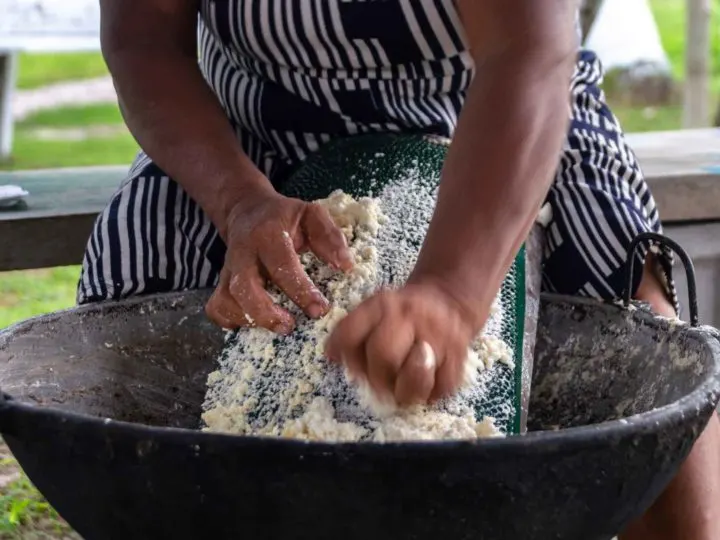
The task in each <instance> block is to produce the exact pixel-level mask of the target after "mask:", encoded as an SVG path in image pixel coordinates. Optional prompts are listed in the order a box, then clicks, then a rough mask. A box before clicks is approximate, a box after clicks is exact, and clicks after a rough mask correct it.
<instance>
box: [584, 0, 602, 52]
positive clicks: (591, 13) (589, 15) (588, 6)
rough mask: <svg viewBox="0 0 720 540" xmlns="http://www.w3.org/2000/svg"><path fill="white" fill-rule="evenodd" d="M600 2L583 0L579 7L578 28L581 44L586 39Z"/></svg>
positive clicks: (600, 0) (597, 0)
mask: <svg viewBox="0 0 720 540" xmlns="http://www.w3.org/2000/svg"><path fill="white" fill-rule="evenodd" d="M600 4H602V0H583V1H582V5H581V7H580V27H581V28H582V39H583V42H584V41H585V40H586V39H587V35H588V34H589V33H590V29H591V28H592V25H593V23H594V22H595V17H596V16H597V13H598V10H599V9H600Z"/></svg>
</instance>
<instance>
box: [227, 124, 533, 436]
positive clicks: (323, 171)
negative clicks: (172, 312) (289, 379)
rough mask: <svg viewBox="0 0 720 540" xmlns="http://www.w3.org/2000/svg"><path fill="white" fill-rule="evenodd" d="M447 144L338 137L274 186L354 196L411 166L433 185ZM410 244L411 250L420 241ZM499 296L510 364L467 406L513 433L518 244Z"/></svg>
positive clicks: (520, 306) (418, 138) (519, 337)
mask: <svg viewBox="0 0 720 540" xmlns="http://www.w3.org/2000/svg"><path fill="white" fill-rule="evenodd" d="M447 150H448V142H447V141H446V140H443V139H438V138H433V137H428V136H424V135H397V134H373V135H361V136H356V137H352V138H345V139H338V140H335V141H333V142H330V143H328V144H326V145H324V146H323V147H322V148H321V149H320V150H319V151H317V152H314V153H313V154H311V155H310V156H309V157H308V158H307V159H306V160H305V161H304V162H303V164H301V165H300V166H299V167H298V169H297V170H295V171H294V172H293V173H292V174H291V175H290V177H289V178H288V179H287V180H286V181H284V182H282V184H281V185H279V186H278V191H280V192H281V193H283V194H284V195H287V196H291V197H296V198H300V199H303V200H307V201H312V200H316V199H322V198H325V197H327V196H329V195H330V194H331V193H332V192H333V191H335V190H338V189H340V190H342V191H344V192H345V193H347V194H349V195H351V196H353V197H355V198H359V197H364V196H378V195H379V194H381V193H382V192H383V188H385V187H386V186H388V185H389V184H391V183H392V182H394V181H395V180H396V179H397V178H398V177H401V176H403V175H404V176H405V177H407V176H408V174H407V171H412V182H413V184H412V186H415V185H417V186H420V185H423V186H424V187H425V188H426V189H427V188H429V189H431V190H435V189H437V187H438V185H439V181H440V172H441V170H442V166H443V162H444V160H445V157H446V154H447ZM412 186H411V188H410V189H412ZM431 200H432V199H431ZM428 219H429V218H428ZM426 225H427V224H426ZM423 234H424V233H423ZM413 247H414V248H415V250H416V253H417V251H419V249H420V242H417V245H414V246H413ZM416 253H415V255H416ZM380 264H381V267H382V271H383V273H384V274H385V275H387V276H389V279H388V281H389V282H390V283H392V274H393V266H392V265H393V261H391V260H381V262H380ZM500 297H501V303H502V308H503V312H504V316H503V318H502V323H501V328H500V331H499V332H497V331H496V332H495V335H496V336H497V337H500V338H501V339H502V340H503V341H505V343H506V344H507V345H508V346H509V347H510V349H511V350H512V351H513V360H514V367H509V366H507V365H505V364H499V363H498V364H496V365H495V367H494V368H493V377H492V378H491V379H490V380H489V381H487V382H486V383H485V384H486V390H485V391H484V392H483V398H482V400H481V401H480V402H476V403H473V406H474V408H475V411H476V416H477V418H478V419H481V418H482V417H484V416H491V417H493V418H494V419H495V424H496V426H497V427H499V428H500V429H502V430H503V431H504V432H505V433H506V434H517V433H520V432H521V430H522V429H524V427H523V426H521V414H520V410H521V400H522V397H523V396H522V392H523V385H522V380H523V369H524V366H525V365H526V363H525V362H524V359H523V339H524V321H525V248H524V247H523V248H522V249H521V250H520V252H519V253H518V255H517V257H516V259H515V261H514V263H513V265H512V267H511V269H510V271H509V272H508V274H507V276H506V278H505V280H504V282H503V286H502V290H501V295H500ZM240 332H242V331H240ZM241 339H242V338H241V337H240V336H239V335H237V334H236V335H235V336H232V335H231V336H229V338H228V341H227V344H226V350H229V348H232V347H234V346H236V345H237V344H238V340H241ZM300 339H302V336H300ZM276 343H277V344H279V343H280V342H279V341H278V342H276Z"/></svg>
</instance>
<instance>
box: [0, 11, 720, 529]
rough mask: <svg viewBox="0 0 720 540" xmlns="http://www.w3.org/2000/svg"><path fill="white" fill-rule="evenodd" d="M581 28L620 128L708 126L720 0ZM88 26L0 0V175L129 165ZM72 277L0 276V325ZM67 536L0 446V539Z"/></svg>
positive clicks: (87, 18)
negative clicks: (600, 65) (601, 71)
mask: <svg viewBox="0 0 720 540" xmlns="http://www.w3.org/2000/svg"><path fill="white" fill-rule="evenodd" d="M581 23H582V27H583V29H584V33H585V45H586V46H587V47H589V48H592V49H594V50H595V51H596V52H597V53H598V54H599V55H600V58H601V59H602V60H603V62H604V63H605V67H606V70H607V76H606V81H605V85H604V90H605V92H606V94H607V101H608V102H609V103H610V105H611V107H612V108H613V109H614V112H615V114H616V115H617V116H618V117H619V119H620V121H621V124H622V125H623V127H624V129H625V131H627V132H640V131H662V130H677V129H684V128H698V127H709V126H711V125H720V0H586V1H585V4H584V5H583V8H582V13H581ZM98 25H99V9H98V6H97V4H96V0H95V1H92V0H90V1H88V0H0V117H1V120H2V122H0V171H18V170H26V169H45V168H58V167H77V166H91V165H126V164H129V163H130V161H131V160H132V159H133V157H134V154H135V153H136V151H137V145H136V143H135V141H134V140H133V138H132V137H131V135H130V134H129V133H128V131H127V129H126V128H125V126H124V125H123V121H122V118H121V116H120V113H119V111H118V107H117V103H116V96H115V92H114V89H113V85H112V81H111V79H110V77H109V74H108V71H107V68H106V66H105V63H104V62H103V59H102V56H101V54H100V52H99V40H98ZM719 151H720V149H719ZM0 183H2V182H0ZM78 273H79V268H78V267H76V266H73V267H63V268H53V269H47V270H31V271H17V272H4V273H0V328H3V327H6V326H8V325H10V324H12V323H14V322H17V321H20V320H22V319H26V318H28V317H31V316H33V315H38V314H42V313H46V312H48V311H53V310H57V309H61V308H66V307H69V306H71V305H72V304H73V303H74V295H75V285H76V281H77V278H78ZM72 536H73V533H72V531H70V530H69V529H68V528H67V527H66V526H65V525H64V524H63V523H62V521H61V520H59V519H58V518H57V515H55V513H54V512H53V511H52V509H51V508H49V507H48V505H47V503H45V502H44V501H43V500H42V498H41V497H40V496H39V495H38V494H37V493H36V492H35V491H34V490H33V488H32V486H31V485H30V483H29V481H28V480H27V479H26V478H25V477H24V476H22V474H21V473H20V471H19V470H18V469H17V467H16V466H15V464H14V462H13V461H12V459H11V457H10V455H9V452H7V448H6V447H4V446H3V445H2V442H1V441H0V539H6V538H7V539H15V538H22V539H26V540H29V539H34V538H71V537H72Z"/></svg>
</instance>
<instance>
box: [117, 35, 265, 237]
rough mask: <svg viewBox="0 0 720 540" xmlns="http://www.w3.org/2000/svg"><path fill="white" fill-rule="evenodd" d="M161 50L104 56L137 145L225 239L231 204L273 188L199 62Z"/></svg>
mask: <svg viewBox="0 0 720 540" xmlns="http://www.w3.org/2000/svg"><path fill="white" fill-rule="evenodd" d="M158 49H159V50H153V47H152V46H150V47H145V48H144V49H135V48H132V47H130V48H127V47H126V48H123V49H122V50H119V51H114V52H109V53H108V52H106V55H105V56H106V60H107V61H108V65H109V67H110V70H111V72H112V74H113V78H114V81H115V85H116V88H117V91H118V97H119V101H120V105H121V110H122V112H123V116H124V117H125V120H126V123H127V125H128V127H129V129H130V131H131V132H132V134H133V136H134V137H135V138H136V140H137V141H138V143H139V144H140V146H141V147H142V148H143V149H144V150H145V151H146V152H147V154H148V155H149V156H150V157H151V158H152V159H153V161H155V162H156V163H157V164H158V166H159V167H160V168H162V169H163V171H165V172H166V173H167V174H168V175H170V176H171V177H172V178H173V179H175V180H176V181H177V182H178V183H179V184H180V185H182V186H183V188H184V189H185V190H186V191H187V192H188V194H189V195H190V197H192V198H193V199H194V200H195V201H197V203H198V204H199V205H200V207H201V208H203V210H204V211H205V212H206V213H207V214H208V216H209V217H210V219H211V220H212V222H213V223H214V224H215V226H216V227H217V228H218V230H219V231H220V234H221V235H223V236H224V229H225V224H226V221H227V215H228V213H229V212H230V210H231V209H232V207H233V205H234V204H235V203H236V202H237V201H239V200H241V199H242V198H243V197H245V196H246V195H248V193H249V192H251V191H253V192H254V191H258V190H263V191H264V190H272V186H271V185H270V183H269V182H268V180H267V179H266V178H265V176H264V175H263V174H262V173H261V172H260V171H259V170H258V169H257V168H256V167H255V165H254V164H253V163H252V162H251V161H250V159H249V158H248V157H247V156H246V155H245V153H244V152H243V150H242V148H241V146H240V143H239V142H238V140H237V138H236V136H235V133H234V132H233V130H232V127H231V125H230V122H229V121H228V120H227V118H226V116H225V113H224V111H223V110H222V108H221V106H220V104H219V103H218V101H217V99H216V97H215V96H214V94H213V93H212V92H211V90H210V88H209V87H208V86H207V84H206V83H205V80H204V79H203V77H202V74H201V73H200V69H199V67H198V65H197V61H196V60H195V59H194V58H193V57H191V56H183V55H182V54H178V53H177V52H174V51H167V50H164V49H163V48H161V47H160V48H158Z"/></svg>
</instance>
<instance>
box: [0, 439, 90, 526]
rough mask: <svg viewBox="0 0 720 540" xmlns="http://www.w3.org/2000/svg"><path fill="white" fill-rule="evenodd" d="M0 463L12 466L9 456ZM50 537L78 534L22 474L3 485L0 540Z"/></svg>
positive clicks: (0, 499)
mask: <svg viewBox="0 0 720 540" xmlns="http://www.w3.org/2000/svg"><path fill="white" fill-rule="evenodd" d="M1 444H2V443H1V441H0V445H1ZM3 465H4V466H5V468H8V469H9V468H10V467H13V468H14V467H15V466H16V464H15V463H14V460H13V459H12V458H6V459H4V460H2V461H0V469H2V468H3ZM50 538H56V539H57V538H64V539H70V538H79V537H78V536H77V535H76V534H75V533H74V532H73V531H72V529H71V528H70V527H69V526H68V525H67V523H65V521H64V520H62V518H60V516H59V515H58V513H57V512H56V511H55V510H54V509H53V507H52V506H50V504H48V502H47V501H46V500H45V499H44V498H43V496H42V495H40V493H39V492H38V491H37V489H35V486H33V485H32V483H31V482H30V480H28V478H27V477H26V476H25V475H21V476H20V477H19V478H18V479H17V480H14V481H12V482H10V483H9V484H7V485H5V486H3V491H2V493H0V540H46V539H50Z"/></svg>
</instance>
